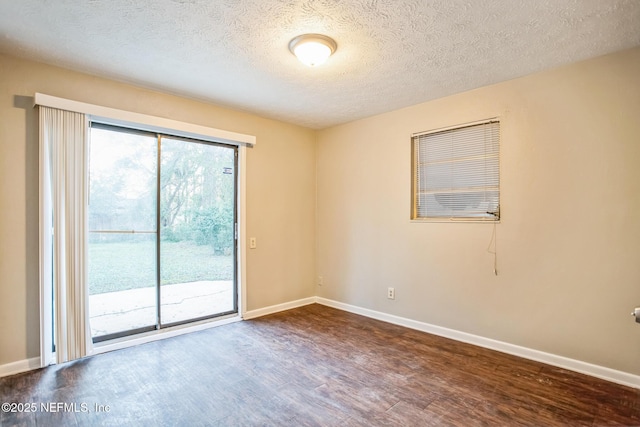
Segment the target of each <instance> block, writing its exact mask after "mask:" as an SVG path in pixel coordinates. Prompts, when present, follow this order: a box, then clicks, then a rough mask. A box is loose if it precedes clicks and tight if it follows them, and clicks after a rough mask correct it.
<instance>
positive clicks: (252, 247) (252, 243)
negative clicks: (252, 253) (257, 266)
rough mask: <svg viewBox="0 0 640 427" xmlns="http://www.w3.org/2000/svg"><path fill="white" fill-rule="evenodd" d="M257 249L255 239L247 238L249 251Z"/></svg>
mask: <svg viewBox="0 0 640 427" xmlns="http://www.w3.org/2000/svg"><path fill="white" fill-rule="evenodd" d="M257 247H258V244H257V242H256V238H255V237H249V249H255V248H257Z"/></svg>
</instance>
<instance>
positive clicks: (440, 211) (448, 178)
mask: <svg viewBox="0 0 640 427" xmlns="http://www.w3.org/2000/svg"><path fill="white" fill-rule="evenodd" d="M412 143H413V207H412V219H440V220H447V219H451V220H455V219H461V220H475V221H497V220H499V219H500V156H499V154H500V153H499V151H500V122H499V121H498V120H497V119H491V120H487V121H483V122H478V123H471V124H467V125H462V126H458V127H455V128H448V129H443V130H437V131H431V132H424V133H420V134H415V135H413V137H412Z"/></svg>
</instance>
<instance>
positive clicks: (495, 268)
mask: <svg viewBox="0 0 640 427" xmlns="http://www.w3.org/2000/svg"><path fill="white" fill-rule="evenodd" d="M496 222H497V221H496ZM496 222H494V223H493V233H491V240H489V246H487V252H489V253H490V254H493V274H495V275H496V276H497V275H498V239H497V238H496ZM492 244H493V250H491V246H492Z"/></svg>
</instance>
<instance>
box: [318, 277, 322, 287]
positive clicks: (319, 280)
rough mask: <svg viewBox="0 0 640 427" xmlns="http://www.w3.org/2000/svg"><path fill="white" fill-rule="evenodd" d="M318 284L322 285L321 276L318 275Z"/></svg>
mask: <svg viewBox="0 0 640 427" xmlns="http://www.w3.org/2000/svg"><path fill="white" fill-rule="evenodd" d="M318 286H322V276H318Z"/></svg>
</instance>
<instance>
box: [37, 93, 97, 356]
mask: <svg viewBox="0 0 640 427" xmlns="http://www.w3.org/2000/svg"><path fill="white" fill-rule="evenodd" d="M39 108H40V292H41V293H40V297H41V317H42V319H43V321H42V326H43V329H42V330H41V346H42V349H41V352H42V357H41V359H42V360H41V361H42V364H43V365H48V364H49V363H51V362H52V361H51V360H50V355H51V343H52V341H51V335H52V324H51V319H52V316H53V324H54V325H55V338H54V340H53V343H54V344H55V352H56V361H57V362H58V363H61V362H66V361H69V360H74V359H78V358H80V357H83V356H86V355H87V354H89V353H90V352H91V332H90V331H91V328H90V327H89V309H88V307H89V304H88V302H89V300H88V299H89V290H88V283H87V209H88V176H89V175H88V151H89V150H88V120H87V117H86V116H85V115H84V114H80V113H74V112H70V111H63V110H58V109H55V108H49V107H43V106H40V107H39ZM52 300H53V301H54V303H53V304H52ZM51 308H53V312H51Z"/></svg>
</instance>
